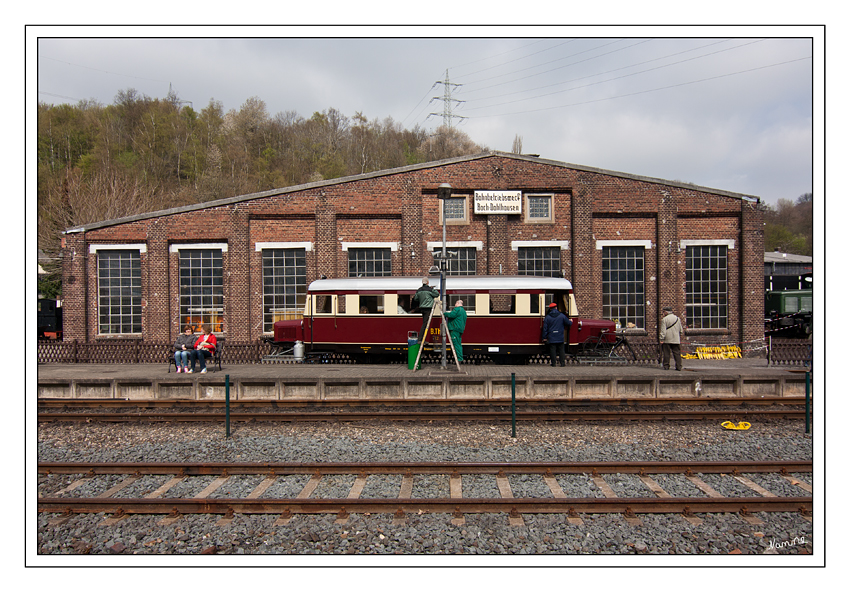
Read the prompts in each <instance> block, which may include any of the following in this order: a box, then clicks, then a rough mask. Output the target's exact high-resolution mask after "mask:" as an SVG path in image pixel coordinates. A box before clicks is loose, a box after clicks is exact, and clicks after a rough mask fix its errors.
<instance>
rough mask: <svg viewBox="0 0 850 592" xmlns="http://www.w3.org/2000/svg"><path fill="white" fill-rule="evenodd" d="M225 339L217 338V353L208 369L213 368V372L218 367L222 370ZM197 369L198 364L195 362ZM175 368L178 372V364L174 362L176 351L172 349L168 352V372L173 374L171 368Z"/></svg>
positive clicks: (209, 362)
mask: <svg viewBox="0 0 850 592" xmlns="http://www.w3.org/2000/svg"><path fill="white" fill-rule="evenodd" d="M224 342H225V338H224V337H217V338H216V340H215V353H214V354H213V357H212V358H210V360H209V361H208V362H207V368H212V370H213V372H215V371H216V369H215V367H216V366H218V369H219V370H221V352H222V351H224ZM195 364H196V366H195V367H196V368H197V362H195ZM172 366H173V367H174V370H177V362H175V361H174V349H173V348H172V349H171V350H169V352H168V372H169V373H170V372H171V367H172Z"/></svg>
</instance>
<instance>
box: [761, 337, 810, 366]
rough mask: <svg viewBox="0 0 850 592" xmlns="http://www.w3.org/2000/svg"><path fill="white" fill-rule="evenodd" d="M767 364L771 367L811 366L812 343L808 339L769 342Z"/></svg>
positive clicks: (771, 339) (770, 340) (773, 340)
mask: <svg viewBox="0 0 850 592" xmlns="http://www.w3.org/2000/svg"><path fill="white" fill-rule="evenodd" d="M767 342H768V347H767V352H768V353H767V362H768V364H770V365H777V366H780V365H784V366H811V365H812V342H811V341H809V340H808V339H773V338H769V339H768V340H767Z"/></svg>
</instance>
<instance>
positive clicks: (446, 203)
mask: <svg viewBox="0 0 850 592" xmlns="http://www.w3.org/2000/svg"><path fill="white" fill-rule="evenodd" d="M440 205H441V206H442V207H441V209H440V212H441V214H440V216H441V217H440V223H442V221H443V219H442V217H443V216H445V219H446V224H447V225H449V226H451V225H452V224H468V223H469V207H468V205H467V198H466V197H465V196H461V197H457V196H452V197H450V198H448V199H444V200H440Z"/></svg>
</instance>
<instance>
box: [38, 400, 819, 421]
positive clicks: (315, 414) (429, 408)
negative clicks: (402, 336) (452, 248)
mask: <svg viewBox="0 0 850 592" xmlns="http://www.w3.org/2000/svg"><path fill="white" fill-rule="evenodd" d="M448 406H451V407H452V409H448V410H446V409H443V408H444V407H448ZM659 406H663V409H659V408H658V407H659ZM802 406H803V402H802V401H801V400H789V399H788V398H781V397H776V398H770V399H765V398H760V399H740V398H736V399H712V400H703V401H694V400H693V399H677V400H670V401H667V400H662V401H658V400H655V401H653V402H647V401H646V400H640V399H624V400H619V401H616V402H608V401H606V402H599V401H591V400H583V401H524V402H522V403H521V404H520V405H517V409H516V411H515V413H512V410H511V407H510V405H509V404H506V403H495V402H492V401H488V402H475V401H445V400H440V401H356V402H355V401H352V402H342V403H339V402H327V401H271V402H270V401H240V402H238V403H234V404H232V405H231V407H230V411H229V413H227V411H226V410H225V406H224V403H223V402H209V401H140V402H134V401H123V400H120V401H119V400H85V401H82V400H75V401H62V400H57V401H39V412H38V420H39V421H40V422H93V421H99V422H141V421H146V422H168V421H171V422H221V421H223V420H225V418H226V417H229V419H230V420H231V421H233V422H257V421H269V422H322V421H334V422H354V421H369V420H382V421H488V422H493V421H504V420H511V418H512V417H516V419H517V420H519V421H634V420H645V421H659V420H727V419H730V418H732V417H733V416H734V418H736V419H747V418H754V417H759V418H774V419H804V418H805V410H804V409H803V408H802ZM351 407H356V408H357V409H356V410H353V409H351ZM610 407H614V410H607V408H610ZM638 407H641V408H643V409H639V408H638ZM647 407H650V408H651V409H647ZM653 407H654V408H653ZM693 407H699V408H697V409H695V408H693ZM706 407H708V408H706ZM765 407H770V408H765ZM360 408H365V409H366V410H361V409H360ZM115 410H120V411H115Z"/></svg>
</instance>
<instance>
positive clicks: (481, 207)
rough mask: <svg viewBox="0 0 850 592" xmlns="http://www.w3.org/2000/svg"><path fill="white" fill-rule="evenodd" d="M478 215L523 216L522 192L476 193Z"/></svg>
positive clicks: (476, 211)
mask: <svg viewBox="0 0 850 592" xmlns="http://www.w3.org/2000/svg"><path fill="white" fill-rule="evenodd" d="M475 213H476V214H522V191H476V192H475Z"/></svg>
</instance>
